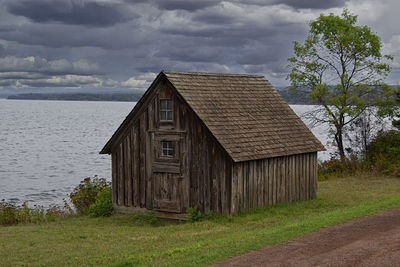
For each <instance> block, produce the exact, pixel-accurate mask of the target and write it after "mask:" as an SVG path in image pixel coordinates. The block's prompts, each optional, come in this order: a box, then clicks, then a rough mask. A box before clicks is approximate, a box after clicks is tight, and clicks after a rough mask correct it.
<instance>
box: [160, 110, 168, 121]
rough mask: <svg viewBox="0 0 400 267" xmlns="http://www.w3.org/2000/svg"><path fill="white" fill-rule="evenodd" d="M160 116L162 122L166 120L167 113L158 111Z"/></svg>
mask: <svg viewBox="0 0 400 267" xmlns="http://www.w3.org/2000/svg"><path fill="white" fill-rule="evenodd" d="M160 115H161V120H162V121H165V120H167V112H166V111H160Z"/></svg>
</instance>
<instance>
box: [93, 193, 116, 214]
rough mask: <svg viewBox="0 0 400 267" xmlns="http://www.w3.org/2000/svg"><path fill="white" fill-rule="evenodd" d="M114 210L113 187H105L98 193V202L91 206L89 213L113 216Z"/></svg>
mask: <svg viewBox="0 0 400 267" xmlns="http://www.w3.org/2000/svg"><path fill="white" fill-rule="evenodd" d="M113 211H114V208H113V205H112V191H111V187H105V188H104V189H103V190H102V191H100V192H99V193H98V194H97V196H96V202H95V203H94V204H92V205H91V206H90V207H89V215H90V216H92V217H100V216H111V214H112V213H113Z"/></svg>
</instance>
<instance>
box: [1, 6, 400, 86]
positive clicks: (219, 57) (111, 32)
mask: <svg viewBox="0 0 400 267" xmlns="http://www.w3.org/2000/svg"><path fill="white" fill-rule="evenodd" d="M345 2H346V1H345V0H328V1H317V0H307V1H306V0H225V1H220V0H191V1H190V0H114V1H112V0H58V1H50V0H36V1H35V0H31V1H28V0H21V1H16V0H0V81H5V80H7V81H8V83H11V82H14V84H17V85H18V86H22V87H24V86H25V87H26V86H28V87H37V88H39V87H40V86H44V87H49V86H53V87H63V86H64V87H85V86H86V87H89V86H90V87H91V88H94V87H126V88H128V87H131V88H138V87H140V86H142V87H145V85H144V82H143V81H144V78H140V77H141V76H142V75H143V74H147V73H158V72H159V71H160V70H162V69H177V70H187V71H208V72H236V73H261V74H265V75H266V76H267V78H270V77H272V78H273V79H275V81H276V80H278V81H280V82H282V81H283V83H286V82H285V79H284V77H285V76H286V74H285V73H286V70H285V69H283V68H282V66H285V65H286V64H287V61H286V60H287V58H288V57H290V56H291V55H292V53H293V47H292V42H293V41H294V40H298V41H302V40H303V39H304V37H305V36H306V35H307V31H308V26H307V25H308V24H307V23H308V21H310V20H311V19H314V18H316V17H317V16H318V15H319V13H321V12H322V13H329V12H331V11H332V10H326V9H327V8H332V7H343V6H344V4H345ZM337 10H339V9H334V10H333V11H334V12H336V11H337ZM136 14H137V15H136ZM375 15H376V14H375V13H374V14H373V15H372V14H371V16H375ZM392 25H393V28H394V27H395V26H394V25H396V23H392ZM394 40H395V39H394ZM399 40H400V39H399ZM398 47H399V46H398V45H394V44H393V46H392V50H396V51H398ZM149 77H150V76H149ZM151 77H152V76H151ZM145 80H146V81H147V82H149V81H151V80H152V78H150V79H149V80H148V79H145ZM17 81H18V83H17ZM0 87H1V86H0Z"/></svg>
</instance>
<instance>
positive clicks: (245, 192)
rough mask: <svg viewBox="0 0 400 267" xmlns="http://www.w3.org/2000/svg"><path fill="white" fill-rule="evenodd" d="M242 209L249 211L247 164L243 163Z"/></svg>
mask: <svg viewBox="0 0 400 267" xmlns="http://www.w3.org/2000/svg"><path fill="white" fill-rule="evenodd" d="M241 164H243V170H242V171H243V192H242V195H243V205H242V207H243V209H244V210H248V209H249V163H248V162H243V163H241Z"/></svg>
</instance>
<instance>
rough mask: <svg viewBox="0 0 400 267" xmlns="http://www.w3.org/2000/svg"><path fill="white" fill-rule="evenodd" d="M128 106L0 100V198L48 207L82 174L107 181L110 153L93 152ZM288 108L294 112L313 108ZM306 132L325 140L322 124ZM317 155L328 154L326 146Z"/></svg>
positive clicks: (127, 110) (129, 104) (74, 183)
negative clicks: (96, 176) (310, 131)
mask: <svg viewBox="0 0 400 267" xmlns="http://www.w3.org/2000/svg"><path fill="white" fill-rule="evenodd" d="M134 105H135V103H133V102H85V101H35V100H6V99H0V201H1V200H2V199H4V200H6V201H10V202H14V203H17V204H20V203H21V202H22V201H28V203H29V205H30V206H33V205H42V206H44V207H48V206H50V205H52V204H62V202H63V199H64V198H67V195H68V194H69V193H70V192H71V191H72V190H73V189H74V188H75V186H77V185H78V184H79V182H80V181H82V180H83V178H85V177H89V176H90V177H92V176H94V175H98V176H99V177H105V178H107V179H108V180H110V179H111V159H110V156H108V155H100V154H99V151H100V150H101V148H102V147H103V146H104V144H105V143H106V142H107V141H108V139H109V138H110V137H111V135H112V134H113V133H114V131H115V130H116V129H117V128H118V126H119V125H120V124H121V122H122V121H123V119H124V118H125V117H126V116H127V115H128V113H129V112H130V111H131V110H132V108H133V107H134ZM291 107H292V108H293V110H294V111H295V112H296V113H297V114H299V115H300V114H302V113H304V112H305V111H308V110H310V109H312V108H313V106H308V105H292V106H291ZM312 131H313V132H314V134H315V135H316V136H317V137H318V138H319V139H320V141H321V142H322V143H323V144H324V145H325V144H326V142H327V129H326V128H321V127H320V128H315V129H312ZM330 152H332V151H330ZM318 154H319V155H318V157H319V158H320V159H327V158H329V151H328V152H322V153H318Z"/></svg>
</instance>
